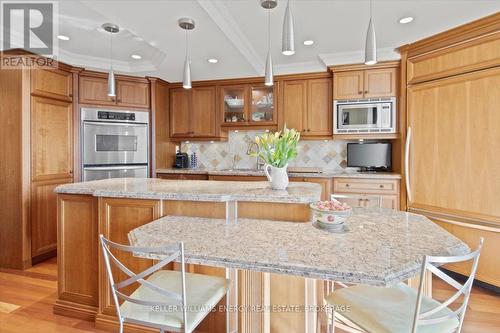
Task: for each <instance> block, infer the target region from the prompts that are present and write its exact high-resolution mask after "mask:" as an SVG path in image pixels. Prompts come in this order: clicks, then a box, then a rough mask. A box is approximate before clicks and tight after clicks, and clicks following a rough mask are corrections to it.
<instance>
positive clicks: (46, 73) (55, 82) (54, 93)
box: [31, 68, 73, 101]
mask: <svg viewBox="0 0 500 333" xmlns="http://www.w3.org/2000/svg"><path fill="white" fill-rule="evenodd" d="M31 93H32V94H35V95H38V96H44V97H48V98H56V99H62V100H66V101H71V100H72V99H73V74H72V73H71V72H68V71H65V70H61V69H45V68H36V69H32V70H31Z"/></svg>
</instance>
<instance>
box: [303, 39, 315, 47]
mask: <svg viewBox="0 0 500 333" xmlns="http://www.w3.org/2000/svg"><path fill="white" fill-rule="evenodd" d="M313 44H314V41H313V40H310V39H308V40H305V41H304V45H306V46H311V45H313Z"/></svg>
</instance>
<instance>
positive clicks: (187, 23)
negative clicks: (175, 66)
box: [178, 17, 194, 89]
mask: <svg viewBox="0 0 500 333" xmlns="http://www.w3.org/2000/svg"><path fill="white" fill-rule="evenodd" d="M178 23H179V27H181V29H184V30H185V31H186V58H185V59H184V71H183V77H182V87H183V88H184V89H191V87H192V85H191V63H190V61H189V39H188V31H189V30H193V29H194V20H193V19H190V18H187V17H184V18H181V19H179V21H178Z"/></svg>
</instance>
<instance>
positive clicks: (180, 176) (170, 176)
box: [156, 173, 208, 180]
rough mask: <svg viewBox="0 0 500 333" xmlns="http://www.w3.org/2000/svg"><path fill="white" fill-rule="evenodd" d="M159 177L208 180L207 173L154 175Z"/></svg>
mask: <svg viewBox="0 0 500 333" xmlns="http://www.w3.org/2000/svg"><path fill="white" fill-rule="evenodd" d="M156 176H157V177H158V178H161V179H177V180H208V175H205V174H202V175H198V174H191V173H158V174H157V175H156Z"/></svg>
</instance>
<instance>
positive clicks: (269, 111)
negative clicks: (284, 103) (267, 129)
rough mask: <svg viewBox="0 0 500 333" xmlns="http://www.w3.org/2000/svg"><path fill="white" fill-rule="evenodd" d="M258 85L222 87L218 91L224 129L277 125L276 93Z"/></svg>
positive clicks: (274, 88)
mask: <svg viewBox="0 0 500 333" xmlns="http://www.w3.org/2000/svg"><path fill="white" fill-rule="evenodd" d="M278 85H279V83H278V82H276V83H275V84H274V86H272V87H268V86H265V85H263V84H260V83H248V84H239V85H222V86H220V89H219V101H220V102H219V105H220V114H221V118H222V121H221V124H222V126H225V127H247V126H273V125H276V124H277V118H278V117H277V112H276V110H277V107H276V100H275V96H276V91H277V90H278V88H277V87H278Z"/></svg>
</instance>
